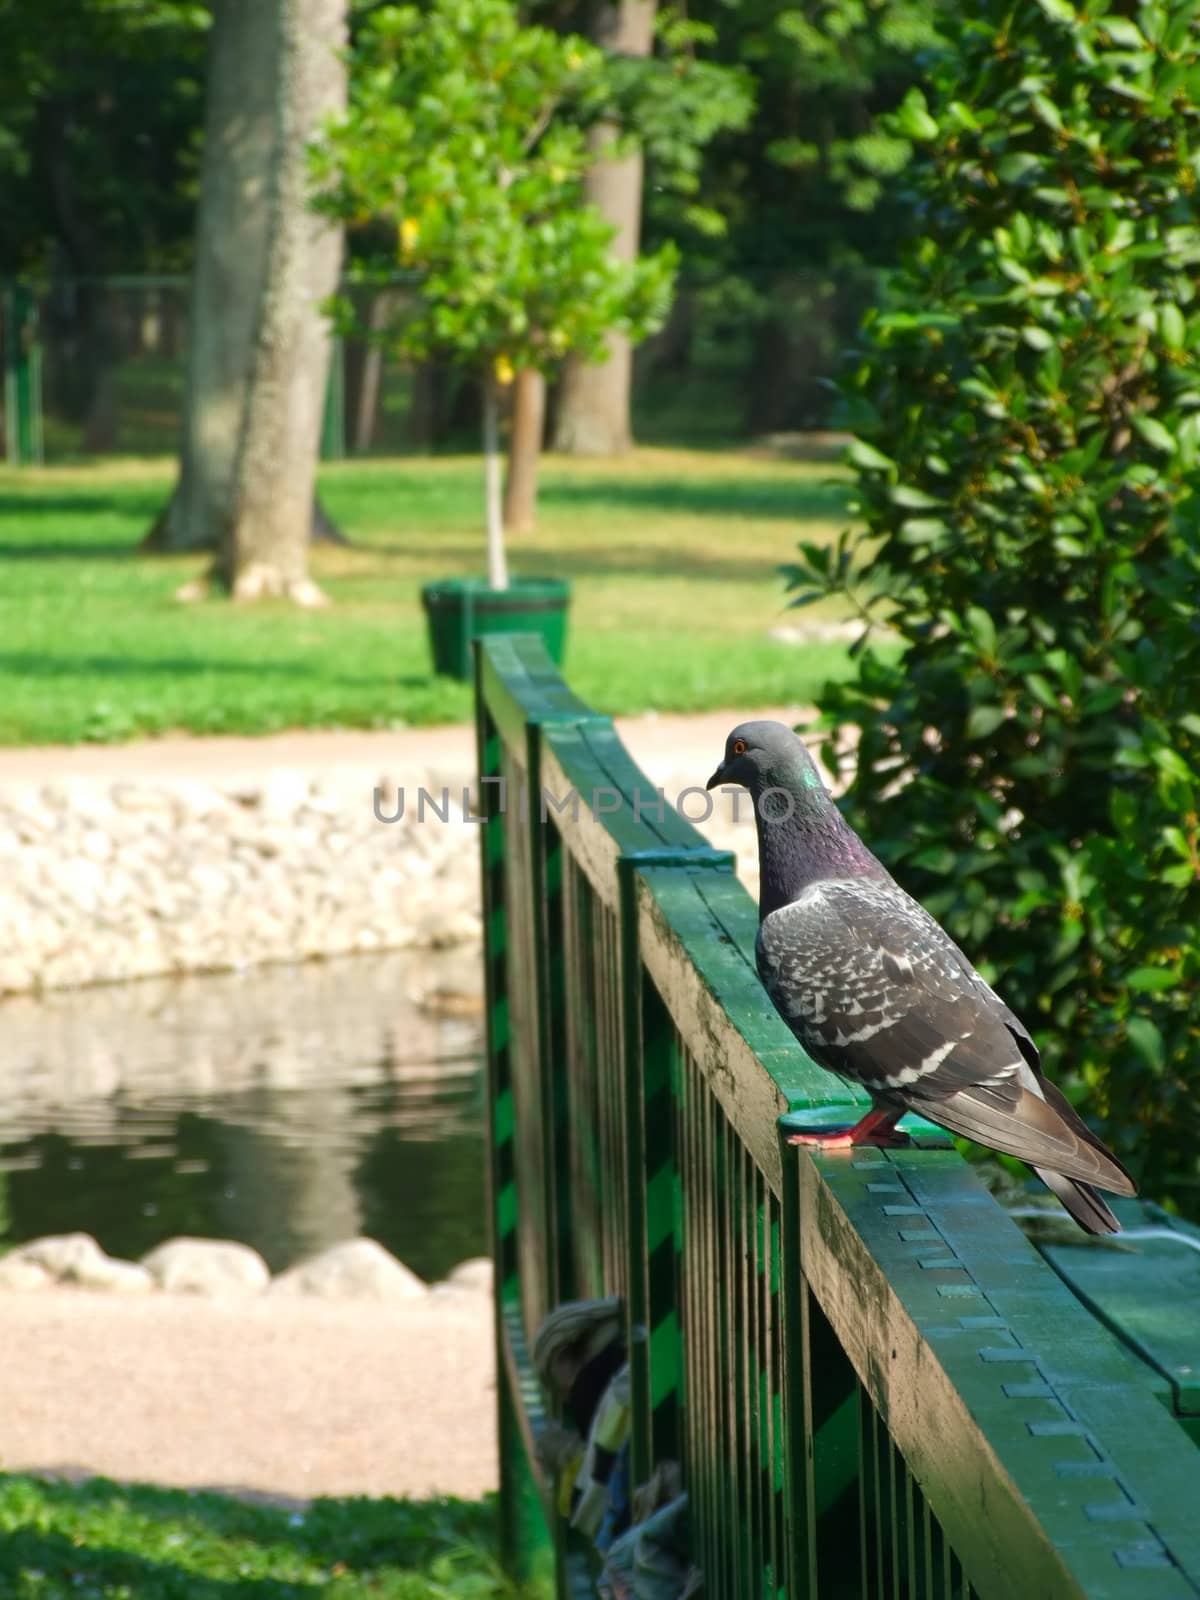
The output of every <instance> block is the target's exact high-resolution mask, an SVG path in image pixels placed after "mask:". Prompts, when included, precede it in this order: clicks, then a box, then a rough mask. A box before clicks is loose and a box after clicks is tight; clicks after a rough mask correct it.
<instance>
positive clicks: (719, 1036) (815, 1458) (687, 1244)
mask: <svg viewBox="0 0 1200 1600" xmlns="http://www.w3.org/2000/svg"><path fill="white" fill-rule="evenodd" d="M478 648H479V655H478V682H477V708H478V740H479V745H478V754H479V774H480V777H481V779H482V780H490V781H484V782H482V783H481V810H482V813H483V822H482V828H481V833H482V846H483V862H484V905H485V932H486V963H487V993H488V1060H489V1099H490V1152H491V1195H492V1207H493V1214H492V1224H493V1243H494V1251H495V1261H496V1284H497V1299H496V1306H497V1320H496V1335H497V1349H498V1355H499V1391H500V1404H499V1424H500V1446H501V1484H502V1487H501V1514H502V1526H503V1531H504V1538H505V1555H506V1559H507V1561H508V1562H509V1564H510V1567H511V1568H512V1570H513V1571H514V1572H516V1573H518V1574H524V1575H529V1574H531V1573H533V1572H536V1571H537V1569H538V1568H539V1565H540V1564H541V1565H545V1566H546V1567H547V1568H548V1570H550V1571H552V1572H553V1573H554V1575H555V1577H554V1583H555V1585H556V1592H557V1593H558V1594H560V1595H566V1594H581V1595H582V1594H587V1593H591V1592H593V1590H592V1589H591V1587H590V1578H589V1576H588V1573H589V1565H588V1558H587V1553H586V1552H584V1551H582V1550H578V1549H572V1548H571V1547H570V1545H569V1543H567V1542H566V1541H565V1539H564V1536H563V1533H562V1531H561V1527H560V1524H559V1519H558V1518H557V1517H556V1515H555V1512H554V1507H553V1503H552V1493H551V1486H550V1485H547V1484H545V1483H543V1481H542V1479H541V1476H540V1474H539V1471H538V1468H537V1465H536V1454H535V1446H536V1440H537V1435H538V1432H539V1430H540V1429H541V1428H542V1427H543V1426H544V1425H545V1422H546V1413H545V1411H544V1409H543V1406H544V1401H543V1398H542V1396H541V1395H540V1394H539V1393H538V1389H537V1385H536V1383H535V1381H534V1379H533V1376H532V1371H531V1368H530V1365H529V1358H528V1342H529V1340H530V1337H531V1335H532V1334H533V1332H534V1331H535V1330H536V1327H537V1325H538V1323H539V1322H540V1320H541V1318H542V1317H543V1316H544V1315H545V1313H546V1312H547V1311H548V1310H550V1309H551V1307H553V1306H554V1305H555V1304H557V1303H558V1302H560V1301H561V1300H564V1299H568V1298H573V1297H577V1296H590V1295H594V1294H598V1293H602V1292H603V1293H620V1294H621V1295H622V1296H623V1297H624V1300H625V1305H626V1308H627V1316H628V1331H629V1341H630V1352H631V1371H632V1377H633V1396H634V1432H633V1469H634V1482H638V1481H641V1480H642V1479H644V1478H645V1477H646V1476H648V1474H649V1472H650V1470H651V1468H652V1467H653V1465H654V1464H655V1463H656V1462H658V1461H660V1460H663V1459H667V1458H670V1459H675V1460H678V1461H679V1462H680V1463H681V1464H682V1467H683V1472H684V1479H685V1483H686V1485H687V1488H688V1491H689V1495H690V1499H691V1505H692V1526H693V1540H694V1545H695V1550H694V1554H695V1558H696V1560H697V1562H698V1563H699V1564H700V1565H701V1567H702V1568H703V1570H704V1573H705V1582H706V1589H705V1592H706V1593H707V1594H708V1595H709V1596H711V1597H713V1600H742V1597H746V1600H751V1597H753V1600H779V1597H784V1596H786V1597H788V1600H810V1597H820V1600H841V1597H842V1596H852V1595H853V1596H866V1597H871V1600H885V1597H886V1600H902V1597H903V1600H968V1597H972V1596H979V1597H981V1600H1012V1597H1019V1600H1057V1597H1059V1596H1082V1595H1087V1596H1091V1597H1106V1600H1107V1597H1112V1600H1126V1597H1127V1600H1175V1597H1183V1596H1197V1595H1200V1514H1198V1513H1200V1453H1198V1451H1197V1447H1196V1445H1195V1444H1194V1443H1193V1442H1192V1441H1191V1440H1190V1439H1189V1438H1188V1436H1187V1435H1186V1434H1185V1432H1184V1431H1183V1428H1182V1427H1181V1426H1180V1425H1179V1423H1178V1422H1177V1421H1176V1420H1175V1419H1174V1418H1173V1417H1172V1416H1171V1415H1170V1413H1169V1412H1168V1411H1167V1410H1166V1409H1164V1407H1163V1406H1162V1405H1161V1404H1160V1402H1159V1400H1158V1399H1157V1398H1156V1397H1155V1395H1154V1393H1153V1392H1152V1390H1151V1388H1150V1387H1149V1386H1148V1384H1147V1381H1146V1378H1145V1376H1144V1374H1143V1372H1142V1370H1141V1369H1140V1368H1139V1367H1138V1366H1137V1364H1136V1363H1135V1362H1134V1361H1133V1359H1132V1358H1131V1357H1130V1355H1129V1354H1128V1353H1127V1352H1126V1351H1125V1350H1124V1349H1123V1348H1122V1346H1121V1345H1120V1344H1119V1343H1118V1342H1117V1341H1116V1340H1115V1338H1114V1337H1113V1336H1112V1334H1111V1333H1110V1332H1109V1331H1108V1330H1107V1329H1106V1328H1105V1327H1104V1326H1102V1325H1101V1324H1100V1323H1099V1322H1098V1321H1096V1320H1095V1319H1094V1318H1093V1317H1092V1316H1091V1315H1090V1314H1089V1313H1088V1311H1087V1310H1086V1309H1085V1308H1084V1306H1082V1305H1081V1304H1080V1302H1079V1301H1078V1300H1077V1299H1076V1298H1075V1297H1074V1295H1072V1293H1071V1292H1070V1290H1069V1289H1068V1288H1067V1287H1066V1285H1065V1284H1064V1283H1063V1282H1062V1280H1061V1279H1060V1278H1059V1277H1058V1276H1057V1275H1056V1274H1055V1272H1053V1271H1052V1270H1051V1269H1050V1267H1049V1266H1047V1265H1046V1264H1045V1263H1044V1261H1043V1260H1042V1258H1041V1256H1040V1255H1039V1254H1038V1252H1037V1251H1036V1250H1035V1249H1034V1247H1033V1246H1032V1245H1031V1244H1030V1243H1029V1242H1028V1241H1027V1240H1026V1239H1025V1237H1024V1235H1023V1234H1022V1233H1021V1232H1020V1231H1019V1230H1018V1228H1017V1227H1016V1225H1015V1224H1014V1223H1013V1222H1012V1221H1011V1219H1010V1218H1008V1217H1007V1216H1006V1215H1005V1213H1004V1212H1003V1211H1002V1210H1001V1209H1000V1208H999V1207H998V1206H997V1205H996V1204H995V1203H994V1202H993V1200H992V1199H991V1197H990V1196H989V1195H988V1194H987V1192H986V1191H985V1190H984V1189H983V1187H982V1186H981V1185H980V1183H979V1182H978V1180H977V1179H976V1178H975V1176H974V1175H973V1173H972V1172H971V1170H970V1168H969V1167H968V1166H967V1165H966V1164H965V1163H964V1162H963V1161H962V1160H961V1159H960V1157H959V1156H958V1155H957V1154H956V1153H955V1152H954V1150H953V1149H952V1148H951V1147H950V1145H949V1142H948V1141H947V1140H946V1139H944V1138H943V1137H941V1136H935V1137H933V1138H929V1137H925V1136H924V1133H922V1132H921V1130H918V1131H919V1135H920V1136H919V1137H918V1140H917V1145H916V1146H915V1147H913V1148H908V1149H904V1150H896V1151H881V1150H874V1149H864V1150H860V1151H856V1152H854V1153H853V1154H851V1155H846V1154H844V1153H836V1154H833V1153H831V1154H828V1155H821V1154H816V1155H814V1154H811V1153H809V1152H808V1151H802V1150H800V1149H799V1148H798V1147H796V1146H794V1145H789V1144H788V1143H787V1142H786V1137H785V1135H786V1127H787V1121H786V1119H787V1118H788V1117H789V1116H791V1115H794V1114H796V1113H804V1114H805V1116H806V1118H808V1119H811V1118H812V1117H813V1115H814V1113H816V1114H820V1111H821V1108H825V1107H830V1108H836V1107H842V1108H843V1109H844V1108H846V1107H848V1106H850V1105H853V1104H855V1103H858V1102H857V1101H856V1098H855V1096H854V1095H853V1094H852V1093H851V1092H850V1091H848V1090H847V1089H845V1088H844V1087H843V1086H842V1085H841V1084H839V1083H838V1081H837V1080H836V1079H834V1078H832V1077H831V1076H830V1075H829V1074H827V1073H825V1072H824V1071H822V1070H821V1069H820V1068H818V1067H817V1066H815V1065H814V1064H813V1063H812V1062H811V1061H809V1060H808V1059H807V1057H806V1056H805V1055H804V1054H803V1052H802V1051H801V1050H800V1049H799V1047H798V1046H797V1044H796V1043H795V1041H794V1039H793V1038H792V1036H791V1034H790V1033H789V1032H788V1030H787V1029H786V1028H785V1027H784V1025H783V1024H782V1022H781V1021H779V1019H778V1018H777V1017H776V1016H775V1014H774V1012H773V1010H772V1008H771V1005H770V1003H769V1001H768V1000H767V999H766V996H765V994H764V992H763V990H762V987H761V985H760V984H759V981H758V978H757V976H756V974H755V970H754V954H753V950H754V933H755V926H756V914H755V910H754V907H753V905H752V903H751V901H750V898H749V896H748V895H747V894H746V892H745V890H744V889H743V888H742V887H741V885H740V884H739V883H738V882H737V880H736V878H735V876H734V870H733V860H732V858H731V857H730V856H729V855H727V854H724V853H722V852H719V851H716V850H713V849H712V848H711V847H710V846H709V845H708V844H707V843H706V841H705V840H704V839H703V837H702V836H701V835H700V834H698V833H697V832H696V831H695V830H694V829H693V828H692V827H691V826H690V824H688V823H687V822H685V821H684V820H682V819H681V818H680V817H679V816H678V815H677V814H676V813H675V812H674V811H673V810H672V809H671V808H670V807H669V806H664V807H663V808H662V811H661V814H658V813H657V812H656V810H655V809H653V804H654V800H655V795H654V790H653V787H652V785H651V784H650V782H649V780H648V779H647V778H646V777H645V776H644V775H643V774H642V773H641V772H640V771H639V770H638V769H637V767H636V766H635V765H634V764H633V762H632V761H631V759H630V758H629V756H628V754H627V752H626V751H625V749H624V747H623V746H622V744H621V743H620V741H619V739H618V738H617V736H616V734H615V733H614V731H613V728H612V725H611V723H610V722H609V720H608V719H607V718H606V717H602V716H599V715H597V714H596V713H594V712H592V711H591V710H590V709H589V708H588V707H587V706H585V705H584V704H582V703H581V702H580V701H579V700H577V699H576V698H575V697H574V696H573V695H572V694H571V693H570V691H569V690H568V689H567V687H566V686H565V685H564V684H563V682H562V681H561V679H560V678H559V677H558V676H557V674H556V672H555V669H554V668H553V667H552V666H551V664H550V662H549V660H548V659H547V657H546V656H545V654H544V653H543V651H542V649H541V647H540V645H539V644H538V643H537V642H536V641H534V640H533V639H525V638H514V637H511V636H510V637H507V638H497V639H493V640H488V641H483V642H482V643H481V644H480V646H479V647H478ZM714 759H715V756H714ZM703 776H704V775H703V774H699V775H698V781H702V780H703ZM501 780H502V781H501ZM571 796H576V797H578V799H577V803H573V802H572V801H571V799H570V797H571ZM546 797H549V798H546ZM614 802H615V803H614ZM922 1126H923V1125H922ZM925 1131H929V1130H925Z"/></svg>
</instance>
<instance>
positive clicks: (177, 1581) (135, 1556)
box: [0, 1477, 519, 1600]
mask: <svg viewBox="0 0 1200 1600" xmlns="http://www.w3.org/2000/svg"><path fill="white" fill-rule="evenodd" d="M495 1541H496V1529H495V1507H494V1503H493V1502H492V1500H491V1499H488V1500H486V1501H466V1500H430V1501H406V1500H315V1501H314V1502H313V1503H312V1505H311V1506H309V1507H308V1508H307V1509H306V1510H303V1511H297V1512H289V1511H286V1510H283V1509H280V1508H278V1507H275V1506H261V1505H245V1504H242V1503H240V1502H239V1501H236V1500H230V1499H227V1498H226V1497H224V1496H222V1495H216V1494H190V1493H185V1492H179V1491H174V1490H167V1489H151V1488H145V1487H141V1486H139V1485H136V1484H115V1483H108V1482H106V1481H105V1480H104V1479H103V1478H95V1479H92V1480H91V1481H89V1482H87V1483H83V1484H78V1485H75V1484H65V1483H48V1482H43V1481H41V1480H39V1479H36V1478H28V1477H0V1593H3V1594H4V1595H5V1596H6V1597H8V1600H67V1597H68V1596H69V1597H70V1600H79V1597H81V1596H82V1597H86V1600H133V1597H134V1596H136V1597H137V1600H239V1597H242V1600H301V1597H302V1596H311V1595H316V1594H320V1595H323V1596H326V1597H327V1600H366V1597H367V1596H371V1597H373V1600H517V1595H518V1593H519V1591H518V1590H517V1589H516V1588H514V1586H513V1585H512V1584H511V1583H510V1582H509V1581H508V1580H507V1579H506V1578H505V1577H504V1576H503V1575H502V1573H501V1571H500V1565H499V1561H498V1559H497V1556H496V1550H495Z"/></svg>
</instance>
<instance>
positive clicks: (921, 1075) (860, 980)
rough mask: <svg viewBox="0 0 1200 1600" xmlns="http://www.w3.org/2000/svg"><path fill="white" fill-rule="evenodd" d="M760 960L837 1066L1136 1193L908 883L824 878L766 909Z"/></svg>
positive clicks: (1081, 1175)
mask: <svg viewBox="0 0 1200 1600" xmlns="http://www.w3.org/2000/svg"><path fill="white" fill-rule="evenodd" d="M758 959H759V971H760V975H761V976H762V979H763V982H764V983H765V984H766V987H767V989H768V991H769V993H770V995H771V998H772V999H773V1000H774V1002H775V1004H776V1006H777V1007H778V1009H779V1010H780V1011H781V1012H782V1013H783V1015H784V1017H785V1018H786V1019H787V1021H788V1023H789V1024H790V1025H791V1028H792V1031H793V1032H794V1033H795V1034H796V1037H797V1038H798V1039H799V1040H800V1042H801V1043H802V1044H803V1045H804V1047H805V1048H806V1049H807V1050H808V1051H809V1053H810V1054H811V1055H812V1056H814V1057H815V1059H816V1060H818V1061H819V1062H821V1064H822V1065H823V1066H827V1067H829V1068H831V1069H832V1070H833V1071H835V1072H838V1073H841V1074H842V1075H843V1076H845V1077H848V1078H853V1079H854V1080H855V1081H856V1082H858V1083H861V1084H863V1085H864V1087H866V1088H867V1089H870V1090H871V1091H872V1092H873V1093H875V1094H877V1095H880V1096H881V1097H883V1098H884V1099H885V1100H886V1099H887V1098H888V1097H891V1098H893V1099H894V1100H895V1099H898V1100H900V1101H902V1102H904V1101H906V1102H908V1103H909V1104H911V1105H912V1106H913V1109H914V1110H918V1111H920V1112H921V1113H922V1115H924V1116H927V1117H928V1118H929V1119H930V1121H932V1122H937V1123H940V1124H941V1125H942V1126H943V1127H945V1128H949V1129H950V1130H951V1131H952V1132H954V1133H961V1134H964V1135H966V1137H968V1138H971V1139H976V1140H978V1141H979V1143H980V1144H986V1145H990V1146H991V1148H992V1149H994V1150H1001V1151H1003V1152H1004V1153H1005V1154H1007V1155H1014V1156H1017V1157H1019V1158H1020V1159H1021V1160H1023V1161H1028V1162H1029V1163H1030V1165H1032V1166H1034V1167H1038V1168H1043V1167H1044V1168H1046V1169H1047V1170H1049V1171H1050V1172H1052V1173H1058V1174H1062V1175H1063V1177H1064V1178H1065V1179H1074V1180H1078V1181H1079V1182H1080V1183H1083V1184H1085V1185H1086V1184H1093V1183H1094V1184H1097V1185H1099V1186H1100V1187H1101V1188H1104V1189H1109V1190H1112V1191H1114V1192H1116V1193H1118V1194H1132V1193H1133V1192H1134V1188H1133V1184H1132V1181H1131V1179H1130V1178H1129V1175H1128V1173H1126V1172H1125V1170H1124V1169H1123V1168H1122V1167H1121V1166H1120V1164H1119V1163H1118V1162H1117V1161H1116V1160H1115V1159H1114V1158H1113V1157H1112V1156H1111V1155H1110V1154H1109V1152H1108V1151H1107V1150H1106V1149H1105V1148H1104V1146H1103V1145H1102V1144H1101V1143H1100V1141H1099V1140H1098V1139H1097V1138H1096V1136H1095V1134H1093V1133H1092V1131H1091V1130H1090V1129H1089V1128H1088V1127H1087V1126H1086V1124H1085V1123H1083V1122H1082V1120H1081V1119H1080V1118H1079V1117H1078V1116H1077V1115H1076V1114H1075V1112H1074V1111H1073V1110H1072V1109H1071V1107H1070V1105H1069V1104H1068V1103H1067V1101H1066V1100H1065V1099H1064V1097H1063V1096H1062V1094H1061V1093H1060V1092H1059V1091H1058V1090H1057V1089H1055V1088H1054V1086H1053V1085H1052V1084H1050V1083H1048V1082H1047V1081H1046V1080H1045V1079H1044V1078H1042V1076H1041V1074H1040V1072H1039V1071H1038V1069H1037V1067H1036V1065H1035V1064H1034V1063H1035V1062H1036V1051H1034V1061H1033V1062H1031V1061H1030V1060H1029V1059H1028V1058H1027V1056H1026V1053H1025V1050H1024V1049H1023V1048H1022V1036H1023V1035H1024V1034H1025V1030H1024V1029H1023V1028H1020V1024H1019V1023H1017V1019H1016V1018H1015V1016H1014V1015H1013V1013H1012V1012H1011V1011H1010V1010H1009V1009H1008V1007H1007V1006H1006V1005H1004V1003H1003V1002H1002V1001H1000V1000H999V999H998V998H997V997H996V995H995V994H993V992H992V990H991V989H990V988H989V987H988V985H987V984H986V983H985V982H984V980H983V978H981V977H980V975H979V974H978V973H977V972H976V971H975V969H974V967H972V966H971V964H970V962H969V961H967V959H966V957H965V956H964V955H963V954H962V952H961V951H960V950H959V949H958V947H957V946H956V945H954V944H953V943H952V941H951V940H950V939H949V938H948V937H947V935H946V934H945V933H944V932H943V931H942V929H941V928H940V927H939V926H938V924H937V923H936V922H935V921H934V920H933V918H932V917H931V916H929V914H928V912H926V911H924V910H923V909H922V908H921V907H920V906H919V905H917V903H916V902H915V901H913V900H910V898H909V896H908V895H906V894H905V893H904V892H903V890H901V889H900V888H899V886H898V885H893V884H890V883H887V882H882V883H881V882H877V881H874V880H857V879H846V880H832V881H825V882H822V883H817V884H814V885H813V886H812V887H810V888H809V889H808V890H806V891H805V893H804V894H802V895H801V896H800V898H799V899H797V900H796V901H794V902H793V903H792V904H791V905H788V906H782V907H781V908H780V909H779V910H778V911H774V912H772V913H771V915H770V916H768V917H766V918H765V919H764V920H763V922H762V924H761V926H760V928H759V938H758ZM1014 1023H1016V1025H1017V1027H1018V1028H1020V1033H1019V1034H1018V1033H1017V1032H1016V1030H1015V1029H1014V1027H1013V1024H1014ZM1025 1037H1027V1036H1025ZM1029 1048H1030V1049H1032V1041H1030V1043H1029ZM1051 1187H1055V1186H1054V1185H1051ZM1097 1205H1098V1206H1099V1207H1100V1208H1101V1209H1102V1210H1103V1211H1105V1212H1107V1208H1106V1207H1104V1206H1103V1202H1100V1201H1097ZM1108 1215H1110V1216H1111V1213H1109V1214H1108ZM1085 1226H1086V1224H1085Z"/></svg>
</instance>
